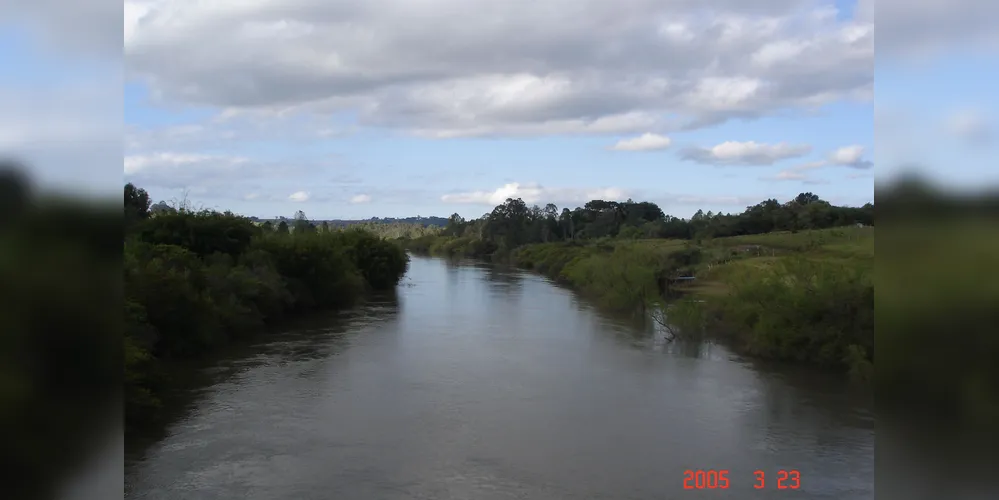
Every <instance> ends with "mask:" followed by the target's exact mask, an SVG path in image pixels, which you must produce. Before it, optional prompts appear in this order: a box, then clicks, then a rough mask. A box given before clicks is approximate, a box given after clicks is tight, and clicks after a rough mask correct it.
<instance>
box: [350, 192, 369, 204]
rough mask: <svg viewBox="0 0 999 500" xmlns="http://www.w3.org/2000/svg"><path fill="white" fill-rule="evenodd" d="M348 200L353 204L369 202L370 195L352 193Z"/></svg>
mask: <svg viewBox="0 0 999 500" xmlns="http://www.w3.org/2000/svg"><path fill="white" fill-rule="evenodd" d="M350 202H351V203H353V204H360V203H370V202H371V196H370V195H367V194H358V195H354V196H353V197H351V198H350Z"/></svg>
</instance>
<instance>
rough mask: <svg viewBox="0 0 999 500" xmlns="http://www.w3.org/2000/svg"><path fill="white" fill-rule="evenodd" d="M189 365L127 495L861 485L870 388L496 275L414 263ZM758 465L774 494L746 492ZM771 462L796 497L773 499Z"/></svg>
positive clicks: (816, 490)
mask: <svg viewBox="0 0 999 500" xmlns="http://www.w3.org/2000/svg"><path fill="white" fill-rule="evenodd" d="M198 373H199V374H200V376H201V377H202V379H201V380H200V381H199V382H198V383H197V384H192V385H189V386H188V387H187V388H186V389H184V390H182V391H180V392H181V393H182V395H183V398H179V399H178V401H180V402H182V403H183V404H178V405H177V406H176V407H175V408H180V409H178V410H176V411H177V414H176V418H175V419H174V423H173V424H172V425H171V426H170V427H169V428H168V429H166V430H165V432H164V433H163V434H162V435H160V436H156V437H154V438H153V439H152V440H151V442H147V443H145V446H142V445H135V446H133V449H136V450H137V451H136V452H135V453H134V454H133V455H132V456H131V457H130V459H129V462H128V467H127V469H126V478H127V479H126V495H127V496H128V497H129V498H144V499H161V498H162V499H165V498H246V499H257V498H260V499H264V498H268V499H270V498H277V499H281V498H288V499H295V500H304V499H312V498H316V499H320V498H322V499H326V498H348V499H352V498H358V499H367V498H379V499H396V498H399V499H403V498H407V499H408V498H476V499H493V498H497V499H499V498H504V499H505V498H527V499H534V498H538V499H562V498H567V499H568V498H586V499H601V498H606V499H615V500H618V499H628V498H636V499H638V498H641V499H645V498H647V499H656V500H659V499H671V498H687V497H690V498H693V497H695V496H696V497H704V498H721V497H723V496H724V497H727V498H775V497H777V496H778V495H779V497H781V498H830V499H833V498H835V499H851V498H871V497H872V495H873V466H874V459H873V451H874V427H875V425H874V418H873V411H872V408H873V407H872V405H871V401H870V398H869V397H868V396H869V395H866V394H862V393H859V392H858V391H855V390H853V389H851V388H850V387H849V386H848V385H846V384H844V383H843V381H842V380H841V379H839V378H835V377H828V376H820V375H815V374H812V373H811V372H807V371H800V370H799V371H789V370H788V369H786V368H781V367H774V366H767V365H763V364H759V363H753V362H748V361H746V360H742V359H739V358H738V357H737V356H735V355H734V354H733V353H731V352H730V351H729V350H727V349H726V348H725V347H724V346H722V345H717V344H710V343H699V342H680V341H677V342H672V343H667V342H664V341H663V339H662V338H661V336H659V335H657V334H656V333H655V329H654V328H652V327H651V326H650V325H649V324H646V323H644V322H642V321H640V320H639V321H637V322H636V320H635V319H634V318H627V317H625V318H622V317H613V316H610V315H606V314H601V313H599V312H598V311H596V310H594V309H593V308H592V307H591V306H589V305H588V304H586V302H585V301H583V300H580V299H579V298H578V297H576V296H575V295H573V294H572V293H571V292H570V291H568V290H566V289H564V288H561V287H558V286H554V285H553V284H552V283H550V282H549V281H548V280H546V279H544V278H540V277H537V276H534V275H530V274H525V273H523V272H520V271H517V270H513V269H509V268H503V267H499V266H489V265H485V264H481V263H457V262H447V261H442V260H436V259H423V258H414V259H413V262H412V264H411V269H410V273H409V276H408V279H407V281H406V285H405V286H401V287H400V288H399V291H398V296H396V297H388V298H385V299H384V300H382V301H374V302H372V303H369V304H367V305H364V306H362V307H359V308H357V309H356V310H353V311H349V312H345V313H340V314H336V315H327V316H325V317H318V318H311V319H310V321H306V322H303V323H302V324H298V325H295V326H294V327H292V328H290V329H289V331H288V332H286V333H284V334H281V335H276V336H271V337H270V338H267V339H262V340H261V341H259V342H256V343H254V344H249V345H245V346H240V347H237V348H234V349H233V350H232V351H231V352H228V353H226V354H225V355H224V356H221V357H220V358H219V359H217V360H215V361H213V362H211V363H209V364H208V365H207V366H204V367H202V369H201V370H199V371H198ZM196 387H200V389H198V388H196ZM860 392H862V391H860ZM184 398H186V399H184ZM690 468H702V469H710V468H714V469H728V470H730V474H731V476H730V477H731V478H732V479H731V488H730V489H729V490H726V491H685V490H683V471H684V470H686V469H690ZM758 469H760V470H765V471H767V474H768V475H769V476H771V477H772V478H773V479H774V484H773V485H772V486H768V487H767V488H766V489H764V490H756V489H754V488H753V486H752V485H753V482H754V481H753V471H755V470H758ZM782 469H785V470H789V469H795V470H798V471H799V472H800V474H801V488H800V489H798V490H783V491H780V492H779V493H778V490H776V488H775V484H776V475H777V473H778V471H779V470H782Z"/></svg>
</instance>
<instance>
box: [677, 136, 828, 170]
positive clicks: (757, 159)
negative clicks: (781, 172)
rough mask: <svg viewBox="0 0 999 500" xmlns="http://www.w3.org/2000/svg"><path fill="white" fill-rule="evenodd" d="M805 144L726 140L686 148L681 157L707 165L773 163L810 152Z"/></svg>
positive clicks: (809, 148) (810, 148)
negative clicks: (714, 144) (710, 145)
mask: <svg viewBox="0 0 999 500" xmlns="http://www.w3.org/2000/svg"><path fill="white" fill-rule="evenodd" d="M811 150H812V147H811V146H809V145H807V144H786V143H778V144H765V143H758V142H754V141H746V142H737V141H727V142H723V143H721V144H718V145H716V146H713V147H710V148H688V149H686V150H684V151H682V152H681V153H680V156H681V158H683V159H685V160H689V161H693V162H697V163H704V164H709V165H773V164H774V163H777V162H779V161H782V160H787V159H789V158H796V157H799V156H804V155H806V154H808V153H810V152H811Z"/></svg>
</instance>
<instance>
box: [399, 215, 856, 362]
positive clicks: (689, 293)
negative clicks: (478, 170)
mask: <svg viewBox="0 0 999 500" xmlns="http://www.w3.org/2000/svg"><path fill="white" fill-rule="evenodd" d="M410 248H411V249H412V250H414V251H423V252H427V253H430V254H434V255H442V256H452V257H454V256H461V257H483V256H494V257H500V258H502V260H509V261H510V262H511V263H513V264H515V265H517V266H520V267H523V268H526V269H531V270H534V271H536V272H538V273H541V274H543V275H545V276H548V277H550V278H552V279H555V280H558V281H560V282H563V283H565V284H568V285H570V286H572V287H574V288H575V289H577V290H578V291H579V292H581V293H582V294H584V295H586V296H588V297H589V298H591V299H592V300H594V301H595V302H597V303H598V304H600V305H601V306H603V307H606V308H610V309H615V310H632V311H636V312H638V311H643V310H644V311H646V312H648V311H650V310H651V311H652V312H653V313H656V312H658V313H660V314H662V312H663V311H666V313H665V314H666V316H668V317H669V322H670V323H675V324H674V326H677V327H678V331H679V330H683V332H681V333H682V334H688V335H694V334H697V333H699V332H697V331H695V330H701V329H702V328H703V329H705V330H707V331H711V332H713V333H715V334H720V335H724V336H726V337H728V339H729V340H731V341H732V343H733V345H734V346H736V347H737V348H738V349H739V350H741V351H742V352H744V353H747V354H751V355H754V356H757V357H761V358H766V359H775V360H782V361H793V362H798V363H806V364H811V365H816V366H821V367H824V368H829V369H834V370H842V371H844V372H849V373H851V374H852V376H854V377H855V378H858V379H862V380H870V379H871V377H872V376H873V363H874V285H873V264H874V229H873V228H872V227H867V228H857V227H844V228H834V229H822V230H812V231H798V232H794V233H792V232H782V233H769V234H759V235H748V236H735V237H727V238H716V239H701V240H699V241H697V240H694V241H690V240H669V239H637V240H630V239H602V240H591V241H587V242H583V243H579V242H558V243H543V244H531V245H525V246H521V247H519V248H516V249H515V250H513V251H512V252H510V253H509V255H499V254H497V253H490V252H488V249H489V247H488V246H486V244H485V243H483V242H481V241H476V240H474V239H473V238H467V237H466V238H455V237H432V236H430V237H423V238H420V239H418V240H413V241H412V242H411V244H410ZM494 248H495V247H494ZM679 276H694V277H695V279H694V280H692V281H683V282H679V281H672V280H671V279H672V278H675V277H679ZM679 283H689V284H687V285H681V284H679ZM670 292H677V293H679V294H683V295H685V296H686V297H687V298H688V299H694V300H693V301H691V300H686V301H680V302H675V303H673V304H672V306H671V305H670V304H667V303H666V302H667V301H666V300H665V299H664V295H670ZM670 307H672V308H670ZM667 308H670V309H667ZM705 327H706V328H705Z"/></svg>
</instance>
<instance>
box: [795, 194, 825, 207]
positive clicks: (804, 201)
mask: <svg viewBox="0 0 999 500" xmlns="http://www.w3.org/2000/svg"><path fill="white" fill-rule="evenodd" d="M819 200H820V199H819V196H818V195H817V194H814V193H801V194H799V195H798V196H796V197H795V198H794V202H795V203H797V204H798V205H800V206H805V205H808V204H809V203H815V202H817V201H819Z"/></svg>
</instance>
